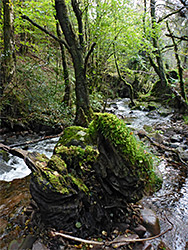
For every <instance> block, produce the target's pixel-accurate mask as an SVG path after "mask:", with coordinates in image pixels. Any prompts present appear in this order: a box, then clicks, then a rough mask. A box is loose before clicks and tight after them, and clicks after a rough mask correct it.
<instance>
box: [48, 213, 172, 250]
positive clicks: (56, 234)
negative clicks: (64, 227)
mask: <svg viewBox="0 0 188 250" xmlns="http://www.w3.org/2000/svg"><path fill="white" fill-rule="evenodd" d="M165 218H166V220H167V221H168V222H169V223H170V224H171V227H170V228H168V229H167V230H165V231H164V232H162V233H160V234H158V235H155V236H152V237H148V238H142V239H124V240H122V241H118V240H117V241H116V240H113V241H105V242H99V241H94V240H85V239H82V238H79V237H74V236H72V235H68V234H65V233H59V232H56V231H55V232H54V231H50V236H51V237H55V236H61V237H63V238H66V239H69V240H74V241H78V242H81V243H86V244H91V245H100V246H104V247H105V246H111V245H114V244H117V243H121V244H123V243H125V244H126V243H131V242H143V241H149V240H154V239H156V238H159V237H161V236H162V235H164V234H166V233H167V232H169V231H171V230H172V229H173V224H172V222H171V221H170V220H169V219H168V218H167V217H166V215H165Z"/></svg>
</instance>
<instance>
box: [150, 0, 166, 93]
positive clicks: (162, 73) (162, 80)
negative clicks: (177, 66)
mask: <svg viewBox="0 0 188 250" xmlns="http://www.w3.org/2000/svg"><path fill="white" fill-rule="evenodd" d="M155 2H156V1H155V0H151V1H150V8H151V23H152V32H153V36H152V41H153V47H154V48H155V52H154V53H155V55H156V62H157V65H156V64H155V62H154V61H153V60H152V58H150V62H151V65H152V66H153V68H154V70H155V72H156V73H157V75H158V76H159V79H160V85H161V87H162V88H166V87H167V85H168V80H167V78H166V74H165V69H164V64H163V59H162V55H161V51H160V48H159V44H158V34H157V31H156V15H155Z"/></svg>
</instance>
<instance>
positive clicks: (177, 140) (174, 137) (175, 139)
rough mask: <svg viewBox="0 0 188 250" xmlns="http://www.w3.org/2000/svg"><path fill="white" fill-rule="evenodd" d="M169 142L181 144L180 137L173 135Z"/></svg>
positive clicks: (181, 139)
mask: <svg viewBox="0 0 188 250" xmlns="http://www.w3.org/2000/svg"><path fill="white" fill-rule="evenodd" d="M170 140H171V142H182V141H183V138H182V136H181V135H178V134H175V135H173V136H172V137H171V138H170Z"/></svg>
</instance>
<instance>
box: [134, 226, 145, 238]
mask: <svg viewBox="0 0 188 250" xmlns="http://www.w3.org/2000/svg"><path fill="white" fill-rule="evenodd" d="M133 231H134V232H135V233H136V234H138V236H139V237H141V238H142V237H143V236H144V234H145V233H146V228H145V227H144V226H142V225H138V226H137V227H135V228H134V229H133Z"/></svg>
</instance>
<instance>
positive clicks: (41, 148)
mask: <svg viewBox="0 0 188 250" xmlns="http://www.w3.org/2000/svg"><path fill="white" fill-rule="evenodd" d="M32 139H36V138H33V137H31V136H29V137H22V136H19V137H18V138H16V137H14V136H13V137H12V138H9V139H8V140H7V141H6V144H8V145H10V144H11V143H12V144H19V143H20V144H21V143H23V142H24V141H30V140H32ZM58 139H59V138H58V137H57V138H53V139H48V140H43V141H40V142H38V143H33V144H29V145H28V147H27V150H28V151H30V152H34V151H36V152H38V153H41V154H45V155H46V156H47V157H49V158H50V157H51V155H52V153H53V149H54V146H55V144H56V143H57V141H58ZM19 148H24V147H19ZM5 158H6V159H5ZM0 166H1V167H0V180H4V181H12V180H14V179H18V178H23V177H25V176H27V175H29V174H30V170H29V168H28V167H27V166H26V165H25V163H24V160H23V159H21V158H18V157H16V156H3V155H0Z"/></svg>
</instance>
